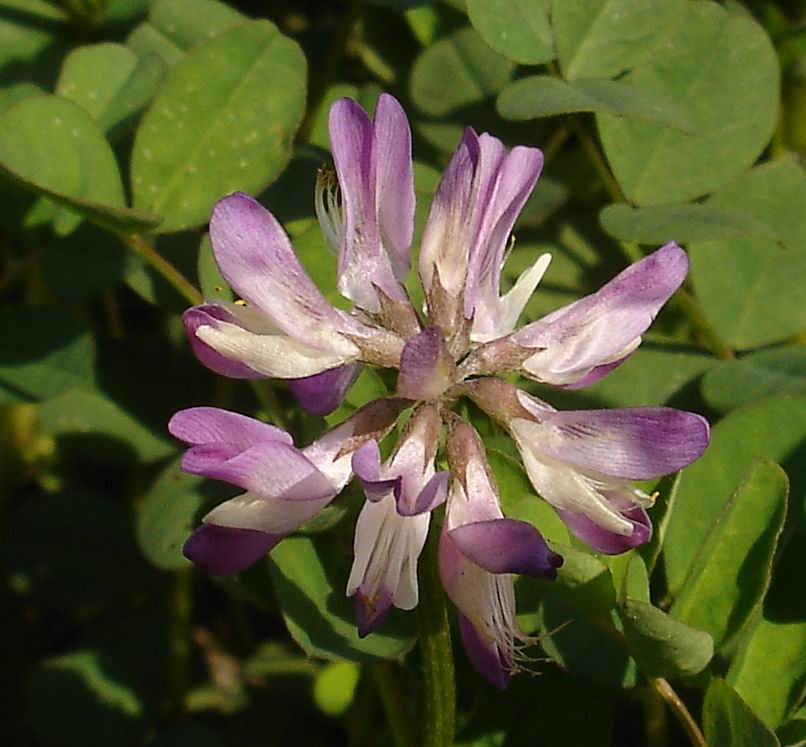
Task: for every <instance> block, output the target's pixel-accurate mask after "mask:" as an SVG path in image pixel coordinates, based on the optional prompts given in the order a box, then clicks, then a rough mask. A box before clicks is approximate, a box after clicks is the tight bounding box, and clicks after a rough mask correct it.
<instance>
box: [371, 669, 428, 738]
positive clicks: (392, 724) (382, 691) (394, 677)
mask: <svg viewBox="0 0 806 747" xmlns="http://www.w3.org/2000/svg"><path fill="white" fill-rule="evenodd" d="M369 669H370V672H371V673H372V677H373V679H374V680H375V686H376V687H377V689H378V695H379V696H380V698H381V703H382V704H383V711H384V713H385V714H386V721H387V723H388V724H389V729H390V731H391V732H392V739H393V740H394V743H395V745H396V747H417V734H416V733H415V732H414V729H413V728H412V727H413V723H414V721H413V720H412V718H411V716H410V714H409V713H408V712H407V709H406V704H407V702H408V698H407V697H406V693H405V691H404V689H403V688H402V687H401V683H400V674H401V672H402V670H401V668H400V665H398V664H395V663H394V662H391V661H377V662H374V663H372V664H370V665H369Z"/></svg>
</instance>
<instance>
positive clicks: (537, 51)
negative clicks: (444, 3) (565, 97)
mask: <svg viewBox="0 0 806 747" xmlns="http://www.w3.org/2000/svg"><path fill="white" fill-rule="evenodd" d="M547 11H548V8H547V7H546V3H543V2H535V1H534V0H468V3H467V13H468V16H470V22H471V23H472V24H473V27H474V28H475V29H476V31H478V32H479V34H480V35H481V38H482V39H484V41H485V42H486V43H487V44H488V45H489V46H490V47H491V48H492V49H494V50H495V51H496V52H498V54H501V55H503V56H504V57H506V58H507V59H509V60H512V61H513V62H517V63H518V64H519V65H540V64H542V63H544V62H549V61H551V60H553V59H554V48H553V40H552V38H551V25H550V24H549V17H548V12H547Z"/></svg>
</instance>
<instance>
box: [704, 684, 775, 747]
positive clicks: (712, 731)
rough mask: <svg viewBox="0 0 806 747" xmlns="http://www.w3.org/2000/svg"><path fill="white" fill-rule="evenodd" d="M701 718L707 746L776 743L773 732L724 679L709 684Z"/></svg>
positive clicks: (759, 746)
mask: <svg viewBox="0 0 806 747" xmlns="http://www.w3.org/2000/svg"><path fill="white" fill-rule="evenodd" d="M702 722H703V731H704V732H705V739H706V741H707V742H708V745H709V747H780V742H779V741H778V739H777V737H776V736H775V734H773V733H772V732H771V731H770V730H769V729H767V727H766V726H764V723H763V722H762V721H761V720H760V719H759V717H758V716H756V714H755V713H753V711H752V710H750V707H749V706H748V705H747V703H745V702H744V701H743V700H742V699H741V697H740V696H739V695H738V693H737V692H736V691H735V690H734V689H733V688H732V687H731V686H730V685H728V684H727V683H726V682H725V681H724V680H720V679H714V680H713V681H712V682H711V684H710V685H709V687H708V690H707V691H706V693H705V702H704V703H703V715H702Z"/></svg>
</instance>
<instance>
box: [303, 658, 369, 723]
mask: <svg viewBox="0 0 806 747" xmlns="http://www.w3.org/2000/svg"><path fill="white" fill-rule="evenodd" d="M360 675H361V669H360V668H359V667H358V665H357V664H355V663H354V662H352V661H332V662H330V663H329V664H326V665H325V666H324V667H322V669H320V670H319V671H318V672H317V673H316V677H315V678H314V682H313V698H314V700H315V701H316V705H317V706H319V710H320V711H322V713H324V714H326V715H328V716H341V715H342V714H343V713H344V712H345V711H346V710H347V709H348V708H349V707H350V705H351V704H352V702H353V697H354V696H355V688H356V685H358V678H359V676H360Z"/></svg>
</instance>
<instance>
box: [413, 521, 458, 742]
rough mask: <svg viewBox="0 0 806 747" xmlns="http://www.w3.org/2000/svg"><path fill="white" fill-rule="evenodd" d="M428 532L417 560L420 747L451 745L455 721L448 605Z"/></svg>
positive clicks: (434, 539)
mask: <svg viewBox="0 0 806 747" xmlns="http://www.w3.org/2000/svg"><path fill="white" fill-rule="evenodd" d="M438 542H439V537H438V535H437V533H435V532H432V533H431V536H430V537H429V539H428V542H427V544H426V546H425V551H424V553H423V556H422V558H421V560H420V572H419V579H420V603H419V604H418V605H417V629H418V632H419V640H420V662H421V666H422V673H423V706H424V711H425V713H424V719H423V733H422V737H421V739H420V744H422V745H423V747H452V746H453V743H454V741H453V735H454V730H455V722H456V684H455V681H454V674H453V652H452V650H451V629H450V625H449V624H448V605H447V604H446V601H445V593H444V592H443V590H442V584H441V583H440V580H439V571H438V568H437V545H438Z"/></svg>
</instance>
